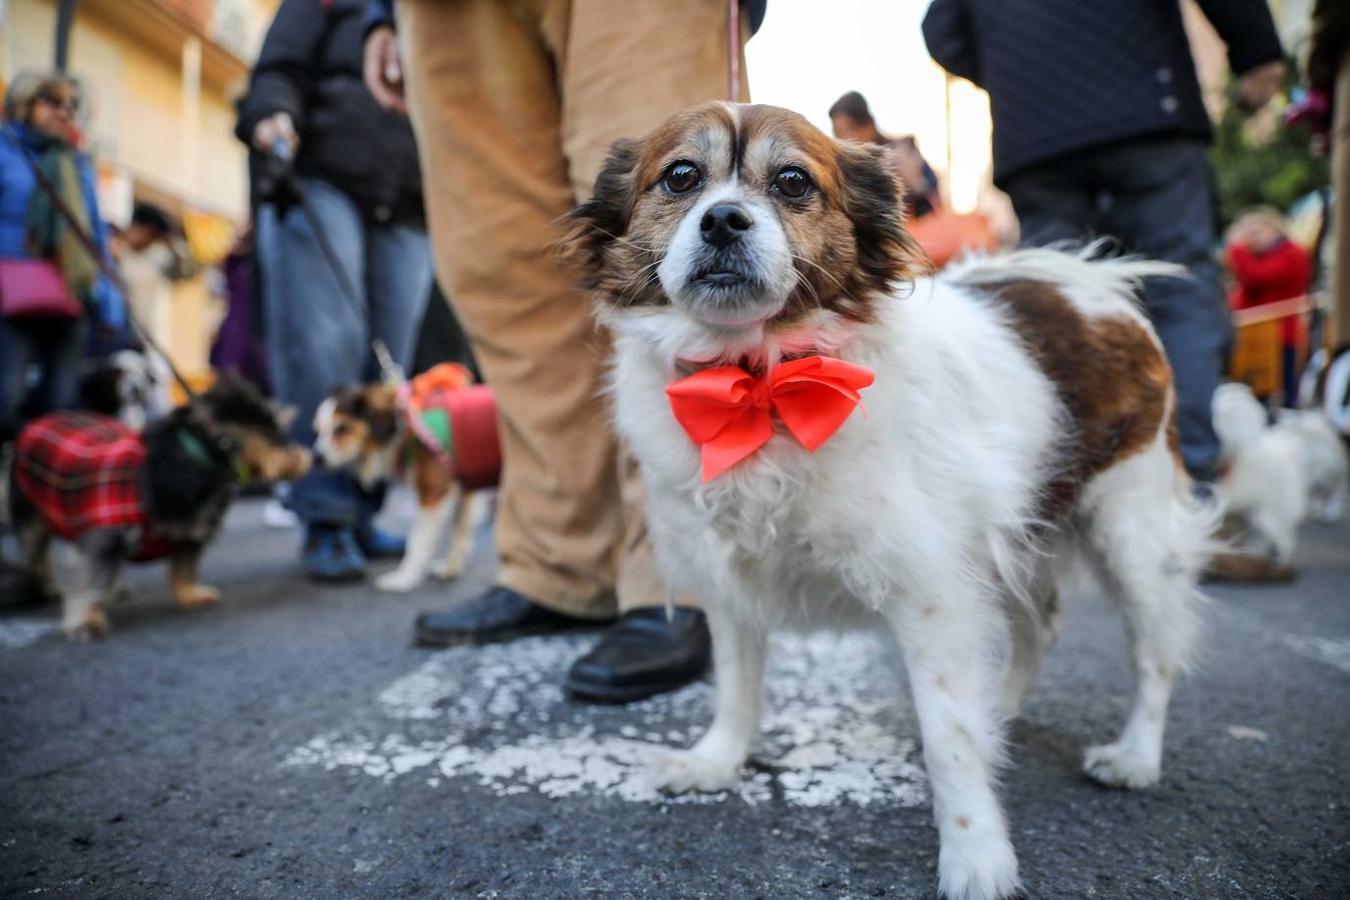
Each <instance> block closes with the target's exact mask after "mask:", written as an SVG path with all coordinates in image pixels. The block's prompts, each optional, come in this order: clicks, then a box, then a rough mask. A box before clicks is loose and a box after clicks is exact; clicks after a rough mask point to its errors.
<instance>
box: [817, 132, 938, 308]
mask: <svg viewBox="0 0 1350 900" xmlns="http://www.w3.org/2000/svg"><path fill="white" fill-rule="evenodd" d="M835 149H836V153H837V154H838V160H839V184H840V190H841V192H842V194H843V202H844V212H845V214H846V215H847V216H848V217H849V219H850V221H852V222H853V236H854V240H855V242H856V243H857V249H858V265H857V268H856V269H855V270H854V273H853V276H852V279H853V281H854V282H855V284H856V286H857V287H858V288H860V289H861V290H862V291H863V292H868V291H879V292H882V293H885V292H888V291H890V290H891V289H892V288H894V287H895V286H896V285H897V284H900V283H903V282H905V281H909V280H910V279H912V278H914V277H915V276H916V275H918V274H920V273H921V272H923V271H926V270H927V269H929V268H931V266H930V264H929V263H928V258H927V256H925V255H924V252H923V249H922V248H921V247H920V246H919V244H918V242H917V241H915V240H914V238H912V237H910V235H909V232H908V231H906V230H905V213H904V205H903V203H902V201H903V200H904V196H905V187H904V184H903V183H902V182H901V181H900V176H899V174H898V173H897V172H896V169H895V163H894V160H893V159H892V157H891V154H890V152H889V151H888V150H886V148H884V147H878V146H875V145H871V144H857V143H854V142H851V141H850V142H843V141H836V142H835Z"/></svg>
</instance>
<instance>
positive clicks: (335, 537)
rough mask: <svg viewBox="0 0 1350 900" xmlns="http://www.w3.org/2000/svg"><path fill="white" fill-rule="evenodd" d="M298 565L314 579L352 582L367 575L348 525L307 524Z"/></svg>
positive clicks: (354, 537) (359, 549)
mask: <svg viewBox="0 0 1350 900" xmlns="http://www.w3.org/2000/svg"><path fill="white" fill-rule="evenodd" d="M300 564H301V565H302V566H304V568H305V574H306V575H308V576H309V577H310V578H313V579H314V580H316V581H353V580H355V579H358V578H364V577H365V574H366V558H365V557H364V556H362V555H361V548H360V547H358V546H357V544H356V536H355V535H354V534H352V532H351V530H350V529H348V528H333V527H329V526H323V525H311V526H309V532H308V533H307V534H306V535H305V546H304V548H303V549H302V550H301V551H300Z"/></svg>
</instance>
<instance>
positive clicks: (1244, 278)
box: [1224, 207, 1312, 406]
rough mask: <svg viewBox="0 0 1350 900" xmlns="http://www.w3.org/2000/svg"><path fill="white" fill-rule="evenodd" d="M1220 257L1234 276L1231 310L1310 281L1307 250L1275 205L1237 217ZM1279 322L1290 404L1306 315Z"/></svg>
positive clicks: (1286, 294)
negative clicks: (1292, 235) (1290, 233)
mask: <svg viewBox="0 0 1350 900" xmlns="http://www.w3.org/2000/svg"><path fill="white" fill-rule="evenodd" d="M1224 256H1225V259H1226V261H1227V263H1228V270H1229V271H1230V272H1231V273H1232V275H1233V285H1232V288H1231V289H1230V290H1229V294H1228V302H1229V305H1231V306H1232V308H1233V309H1235V310H1237V309H1250V308H1252V307H1253V306H1263V305H1265V304H1267V303H1277V302H1279V301H1281V300H1291V299H1293V298H1295V297H1302V296H1304V295H1305V294H1307V293H1308V288H1309V287H1310V286H1311V284H1312V260H1311V259H1310V258H1309V256H1308V252H1307V251H1306V250H1304V249H1303V248H1302V247H1300V246H1299V245H1298V244H1296V243H1294V242H1293V241H1291V240H1290V239H1289V236H1288V234H1287V233H1286V231H1285V224H1284V218H1283V217H1282V216H1281V215H1280V214H1279V212H1277V211H1276V210H1274V209H1268V208H1264V207H1258V208H1256V209H1252V210H1248V211H1247V212H1245V213H1243V214H1242V215H1241V216H1239V217H1238V219H1237V221H1235V222H1234V223H1233V224H1232V226H1231V227H1230V228H1229V229H1228V236H1227V240H1226V247H1225V249H1224ZM1280 327H1281V332H1280V336H1281V344H1282V345H1283V354H1284V372H1283V383H1284V404H1285V406H1293V405H1294V404H1295V402H1296V401H1297V398H1298V390H1297V385H1298V370H1299V360H1300V359H1302V358H1303V356H1304V355H1305V353H1306V351H1307V344H1308V321H1307V317H1306V316H1304V315H1293V316H1287V317H1285V319H1284V321H1283V322H1281V324H1280Z"/></svg>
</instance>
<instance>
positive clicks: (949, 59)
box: [923, 0, 980, 84]
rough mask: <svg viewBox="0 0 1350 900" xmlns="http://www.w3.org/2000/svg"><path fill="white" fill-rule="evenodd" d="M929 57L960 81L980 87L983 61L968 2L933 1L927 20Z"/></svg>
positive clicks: (924, 33)
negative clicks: (976, 40)
mask: <svg viewBox="0 0 1350 900" xmlns="http://www.w3.org/2000/svg"><path fill="white" fill-rule="evenodd" d="M923 39H924V43H926V44H927V45H928V55H929V56H931V57H933V60H934V61H935V62H936V63H937V64H938V65H940V66H942V68H944V69H946V70H947V71H948V72H950V73H951V74H953V75H955V76H956V77H958V78H964V79H966V80H967V81H971V82H973V83H975V84H979V83H980V57H979V53H978V52H977V50H976V47H975V34H974V32H973V31H972V30H971V25H970V13H969V12H968V11H967V10H966V5H965V0H933V5H932V6H930V7H928V12H927V13H926V14H924V17H923Z"/></svg>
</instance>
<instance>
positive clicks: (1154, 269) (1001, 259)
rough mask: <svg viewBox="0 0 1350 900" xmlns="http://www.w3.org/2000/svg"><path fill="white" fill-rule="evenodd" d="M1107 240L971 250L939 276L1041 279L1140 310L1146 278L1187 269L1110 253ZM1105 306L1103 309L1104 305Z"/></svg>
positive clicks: (986, 281) (961, 280)
mask: <svg viewBox="0 0 1350 900" xmlns="http://www.w3.org/2000/svg"><path fill="white" fill-rule="evenodd" d="M1111 246H1112V245H1111V242H1109V241H1107V240H1097V241H1093V242H1092V243H1090V244H1086V245H1082V246H1078V247H1073V246H1071V245H1069V244H1061V245H1055V246H1051V247H1030V248H1026V249H1022V250H1014V251H1012V252H1011V253H1001V254H998V255H994V256H988V255H984V254H972V255H969V256H966V257H964V258H962V259H961V260H959V261H957V262H955V263H953V264H952V265H950V266H948V267H947V268H946V269H944V270H943V271H942V273H941V275H939V276H938V277H939V278H941V279H942V280H943V281H949V282H951V283H953V284H960V285H969V286H982V285H990V284H998V283H1000V282H1005V281H1021V280H1028V281H1043V282H1046V283H1047V284H1053V285H1057V286H1058V287H1060V288H1062V289H1063V290H1065V291H1067V292H1072V293H1073V294H1074V295H1075V296H1076V297H1083V298H1092V300H1093V301H1094V302H1097V303H1104V302H1105V303H1121V304H1124V305H1125V306H1126V307H1127V308H1129V309H1131V310H1135V311H1137V310H1138V309H1139V287H1140V285H1141V284H1142V283H1143V281H1144V279H1145V278H1184V277H1188V276H1187V273H1186V268H1185V267H1184V266H1180V265H1177V264H1176V263H1169V262H1160V261H1158V260H1151V259H1140V258H1139V257H1132V256H1111V255H1109V254H1110V250H1111ZM1103 311H1105V310H1103Z"/></svg>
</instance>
